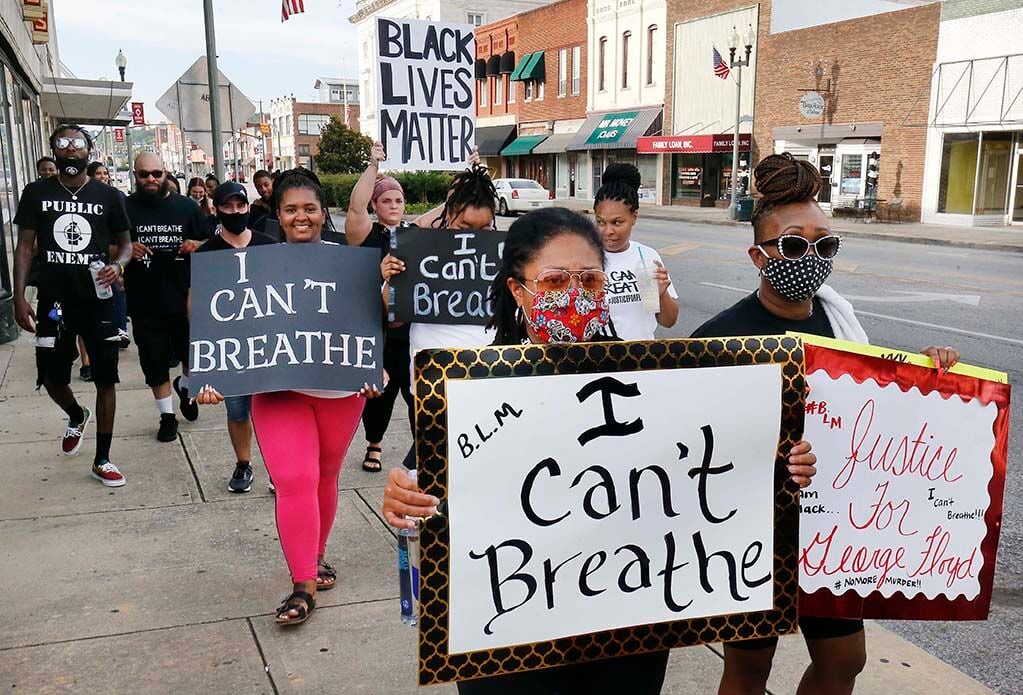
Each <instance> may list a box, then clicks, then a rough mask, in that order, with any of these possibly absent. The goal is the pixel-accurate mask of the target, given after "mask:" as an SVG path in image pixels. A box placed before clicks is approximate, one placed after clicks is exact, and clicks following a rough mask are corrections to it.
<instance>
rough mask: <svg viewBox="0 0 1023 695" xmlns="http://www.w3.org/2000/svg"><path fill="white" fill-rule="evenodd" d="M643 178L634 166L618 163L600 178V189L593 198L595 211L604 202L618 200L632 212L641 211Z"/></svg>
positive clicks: (612, 165)
mask: <svg viewBox="0 0 1023 695" xmlns="http://www.w3.org/2000/svg"><path fill="white" fill-rule="evenodd" d="M642 182H643V178H642V177H641V176H640V174H639V169H637V168H636V167H634V166H633V165H632V164H624V163H622V162H616V163H614V164H611V165H609V166H608V167H607V169H605V170H604V174H603V175H602V176H601V177H600V188H598V189H597V195H596V196H594V198H593V209H594V210H596V209H597V204H598V203H600V201H602V200H618V201H621V202H622V203H625V207H627V208H629V211H630V212H636V211H637V210H639V186H640V184H641V183H642Z"/></svg>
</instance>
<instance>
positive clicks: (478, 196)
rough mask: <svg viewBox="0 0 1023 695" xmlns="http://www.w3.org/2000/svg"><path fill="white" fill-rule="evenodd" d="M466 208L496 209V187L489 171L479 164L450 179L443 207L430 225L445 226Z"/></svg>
mask: <svg viewBox="0 0 1023 695" xmlns="http://www.w3.org/2000/svg"><path fill="white" fill-rule="evenodd" d="M466 208H485V209H487V210H490V212H491V213H493V212H494V211H495V210H496V209H497V189H496V188H494V182H493V181H492V180H491V179H490V172H488V171H487V169H486V167H482V166H480V165H479V164H477V165H475V166H473V168H472V169H466V170H465V171H463V172H461V173H459V174H458V175H456V176H455V177H454V179H452V180H451V185H450V186H449V187H448V197H447V200H446V201H444V209H443V210H442V211H441V214H440V215H438V216H437V219H435V220H434V221H433V222H432V223H431V226H433V227H445V226H447V225H449V224H451V222H452V221H453V220H454V219H455V218H456V217H458V216H459V215H461V214H462V213H463V212H464V211H465V209H466Z"/></svg>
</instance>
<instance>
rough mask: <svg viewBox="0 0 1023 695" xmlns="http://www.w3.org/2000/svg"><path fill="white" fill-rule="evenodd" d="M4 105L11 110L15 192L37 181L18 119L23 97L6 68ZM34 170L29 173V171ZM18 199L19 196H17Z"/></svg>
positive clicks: (8, 118)
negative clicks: (27, 157) (26, 156)
mask: <svg viewBox="0 0 1023 695" xmlns="http://www.w3.org/2000/svg"><path fill="white" fill-rule="evenodd" d="M4 87H5V93H4V104H5V105H6V108H7V109H9V110H7V112H6V113H5V114H4V115H5V116H6V117H7V118H6V120H7V125H8V131H9V132H10V134H11V151H12V152H13V153H14V162H13V165H14V166H13V171H14V180H15V190H16V191H17V189H18V187H22V188H23V187H24V186H25V185H26V184H28V183H29V182H30V181H35V179H36V172H35V162H30V163H29V164H28V165H27V166H26V163H25V148H24V145H23V142H22V131H21V127H20V125H19V123H20V120H21V119H19V118H18V115H17V114H18V111H19V110H20V108H19V107H20V106H21V97H20V94H19V91H20V90H18V89H17V88H16V85H15V82H14V76H13V75H12V74H11V71H10V70H8V69H7V68H6V67H5V68H4ZM30 169H31V170H32V171H31V172H29V170H30ZM15 198H17V196H15Z"/></svg>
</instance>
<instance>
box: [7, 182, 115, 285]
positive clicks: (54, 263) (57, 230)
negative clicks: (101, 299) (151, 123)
mask: <svg viewBox="0 0 1023 695" xmlns="http://www.w3.org/2000/svg"><path fill="white" fill-rule="evenodd" d="M74 190H75V189H71V191H69V190H68V189H66V188H64V187H63V186H62V185H61V184H60V181H59V179H58V177H56V176H51V177H50V178H48V179H42V180H40V181H33V182H32V183H30V184H28V185H27V186H25V190H24V191H22V193H21V201H20V202H19V203H18V212H17V214H16V215H15V216H14V224H16V225H18V226H19V227H24V228H25V229H34V230H35V231H36V244H37V245H38V253H37V257H38V258H39V275H38V284H39V291H40V294H42V295H44V296H46V297H48V298H52V299H55V300H57V301H62V302H74V301H77V302H82V301H90V300H95V299H96V289H95V286H94V285H93V282H92V275H91V274H90V273H89V264H90V263H92V262H93V261H96V260H99V261H103V262H104V263H109V262H110V259H109V248H110V245H111V244H112V243H114V239H115V238H116V237H117V236H118V235H120V234H121V233H122V232H124V231H125V230H127V229H128V215H127V213H126V212H125V209H124V201H123V200H122V197H121V195H120V192H119V191H118V190H117V189H116V188H113V187H112V186H108V185H106V184H104V183H100V182H99V181H93V180H90V181H89V182H87V183H86V184H85V186H83V187H82V189H81V190H78V191H77V192H75V193H74V194H72V191H74Z"/></svg>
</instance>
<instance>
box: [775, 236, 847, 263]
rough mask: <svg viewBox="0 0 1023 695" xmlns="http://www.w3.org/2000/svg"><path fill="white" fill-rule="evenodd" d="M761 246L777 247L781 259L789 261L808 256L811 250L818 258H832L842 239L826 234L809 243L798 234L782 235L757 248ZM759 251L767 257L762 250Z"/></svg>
mask: <svg viewBox="0 0 1023 695" xmlns="http://www.w3.org/2000/svg"><path fill="white" fill-rule="evenodd" d="M763 246H777V247H778V253H780V254H781V257H782V258H784V259H786V260H789V261H798V260H799V259H800V258H802V257H803V256H805V255H806V254H808V253H809V252H810V249H811V248H812V249H813V252H814V253H815V254H817V256H818V258H834V257H835V256H837V255H838V249H839V248H841V246H842V237H840V236H838V235H837V234H828V235H827V236H822V237H821V238H820V239H818V240H817V241H810V240H809V239H804V238H803V237H801V236H799V235H798V234H783V235H781V236H780V237H778V238H777V239H768V240H767V241H762V242H760V243H759V244H757V247H758V248H760V247H763ZM760 250H761V251H763V253H764V255H767V252H766V251H764V249H763V248H760Z"/></svg>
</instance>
